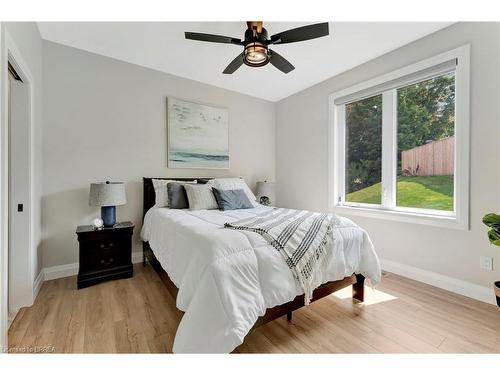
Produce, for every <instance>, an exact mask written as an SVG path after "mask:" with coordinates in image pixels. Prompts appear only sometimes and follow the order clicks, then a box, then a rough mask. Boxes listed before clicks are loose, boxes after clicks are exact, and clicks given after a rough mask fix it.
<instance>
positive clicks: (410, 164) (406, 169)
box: [401, 137, 455, 176]
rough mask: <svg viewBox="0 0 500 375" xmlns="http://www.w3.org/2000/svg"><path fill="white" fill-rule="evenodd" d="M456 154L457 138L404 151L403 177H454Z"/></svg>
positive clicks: (402, 154) (445, 139)
mask: <svg viewBox="0 0 500 375" xmlns="http://www.w3.org/2000/svg"><path fill="white" fill-rule="evenodd" d="M454 152H455V137H449V138H444V139H441V140H439V141H434V142H431V143H427V144H425V145H422V146H418V147H414V148H412V149H410V150H406V151H402V152H401V170H402V171H403V175H415V176H435V175H452V174H454V171H455V166H454Z"/></svg>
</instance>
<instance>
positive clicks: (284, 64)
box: [269, 50, 295, 73]
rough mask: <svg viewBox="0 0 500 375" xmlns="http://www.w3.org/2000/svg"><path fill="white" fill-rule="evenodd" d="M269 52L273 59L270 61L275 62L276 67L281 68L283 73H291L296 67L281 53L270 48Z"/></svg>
mask: <svg viewBox="0 0 500 375" xmlns="http://www.w3.org/2000/svg"><path fill="white" fill-rule="evenodd" d="M269 53H270V54H271V59H270V60H269V62H270V63H271V64H273V65H274V66H275V67H276V68H278V69H279V70H281V71H282V72H283V73H290V72H291V71H292V70H294V69H295V67H294V66H293V65H292V64H291V63H290V61H288V60H287V59H285V58H284V57H283V56H281V55H280V54H279V53H277V52H275V51H272V50H269Z"/></svg>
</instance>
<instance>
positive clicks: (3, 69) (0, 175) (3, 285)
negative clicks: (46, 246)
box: [0, 23, 38, 348]
mask: <svg viewBox="0 0 500 375" xmlns="http://www.w3.org/2000/svg"><path fill="white" fill-rule="evenodd" d="M0 45H1V51H0V57H1V61H0V74H1V76H0V82H1V83H2V84H1V87H0V91H1V92H0V180H1V183H0V271H1V272H0V274H1V275H2V276H1V280H0V348H1V347H4V348H6V347H7V345H8V334H7V332H8V327H9V313H8V302H7V301H8V284H9V274H8V269H9V248H8V244H9V242H8V235H9V227H8V215H9V182H10V181H9V132H8V129H9V123H8V121H9V118H8V113H9V109H8V106H9V101H8V100H9V98H8V97H7V92H8V86H7V85H8V84H9V78H8V62H10V63H11V65H12V66H13V67H14V69H16V72H17V73H18V74H19V76H20V77H21V79H22V80H23V82H24V83H25V84H26V85H28V88H29V101H30V109H29V137H30V140H29V149H28V152H29V158H28V160H29V167H28V168H29V185H30V186H29V196H28V202H26V205H27V206H28V207H29V210H30V217H29V220H28V222H29V228H28V243H29V249H28V262H29V264H28V267H27V269H28V275H24V277H26V278H27V280H28V281H29V285H31V291H30V293H29V294H30V296H29V297H28V299H29V301H26V302H27V303H28V305H32V304H33V302H34V300H35V297H36V292H37V291H36V290H35V279H36V276H35V271H36V266H37V262H38V257H37V251H36V244H35V241H34V236H33V230H34V228H35V226H34V224H35V210H34V196H35V194H34V181H35V176H34V168H33V166H34V154H35V153H34V119H35V104H36V103H35V95H34V88H35V84H36V83H35V80H34V77H33V74H32V73H31V71H30V69H29V67H28V64H26V61H25V59H24V58H23V56H22V54H21V53H20V51H19V49H18V47H17V46H16V44H15V42H14V40H13V39H12V38H11V36H10V34H9V32H8V31H7V30H6V28H5V23H1V24H0Z"/></svg>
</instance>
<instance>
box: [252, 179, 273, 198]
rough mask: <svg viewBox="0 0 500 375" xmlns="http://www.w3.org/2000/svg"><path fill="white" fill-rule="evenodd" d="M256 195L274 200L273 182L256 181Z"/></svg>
mask: <svg viewBox="0 0 500 375" xmlns="http://www.w3.org/2000/svg"><path fill="white" fill-rule="evenodd" d="M256 193H257V194H256V195H257V196H258V197H268V198H270V199H272V198H274V182H269V181H258V182H257V192H256Z"/></svg>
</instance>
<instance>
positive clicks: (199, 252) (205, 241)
mask: <svg viewBox="0 0 500 375" xmlns="http://www.w3.org/2000/svg"><path fill="white" fill-rule="evenodd" d="M269 209H270V208H268V207H264V206H260V207H257V208H254V209H246V210H235V211H225V212H222V211H218V210H200V211H189V210H174V209H168V208H152V209H150V210H149V211H148V212H147V213H146V216H145V219H144V226H143V228H142V238H143V240H144V241H149V244H150V246H151V249H152V250H153V252H154V254H155V256H156V258H157V259H158V261H159V262H160V264H161V265H162V267H163V269H164V270H165V271H166V272H167V273H168V275H169V276H170V278H171V280H172V281H173V282H174V284H175V285H176V286H177V287H178V288H179V293H178V295H177V308H179V309H180V310H182V311H184V312H185V314H184V316H183V318H182V320H181V323H180V325H179V328H178V329H177V334H176V336H175V341H174V346H173V351H174V353H229V352H231V351H232V350H233V349H234V348H236V347H237V346H238V345H240V344H241V343H242V342H243V339H244V338H245V336H246V334H247V333H248V331H249V330H250V328H252V326H253V325H254V323H255V321H256V320H257V318H258V317H259V316H262V315H264V313H265V311H266V309H267V308H270V307H274V306H277V305H281V304H283V303H286V302H288V301H291V300H293V299H294V298H295V297H296V296H298V295H300V294H302V293H303V291H302V290H301V289H300V286H299V284H298V282H297V281H296V280H295V279H294V277H293V275H292V272H291V271H290V269H289V268H288V266H287V265H286V263H285V261H284V260H283V258H282V256H281V255H280V254H279V252H278V251H276V250H275V249H274V248H273V247H272V246H271V245H269V244H268V243H267V242H266V241H265V240H264V238H263V237H262V236H260V235H259V234H257V233H253V232H241V231H235V230H229V229H224V228H223V225H224V223H226V222H232V221H236V220H239V219H242V218H246V217H248V216H250V215H252V216H253V215H256V214H258V213H261V212H262V211H263V210H269ZM333 235H334V238H335V239H336V240H335V246H334V248H333V250H332V251H331V253H329V255H328V260H327V262H328V263H329V267H328V272H327V273H326V274H325V279H324V280H323V281H322V282H321V283H320V284H318V286H319V285H321V284H322V283H324V282H327V281H333V280H340V279H343V278H344V277H347V276H350V275H352V274H353V273H354V272H356V273H362V274H363V275H364V276H366V277H367V278H369V279H370V280H371V282H372V283H373V284H375V283H377V282H378V281H379V280H380V275H381V272H380V264H379V261H378V258H377V256H376V254H375V251H374V250H373V245H372V243H371V241H370V239H369V237H368V235H367V234H366V232H365V231H364V230H362V229H361V228H360V227H358V226H357V225H356V224H354V223H353V222H352V221H351V220H349V219H346V218H340V224H339V225H338V226H337V227H335V229H334V232H333Z"/></svg>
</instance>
